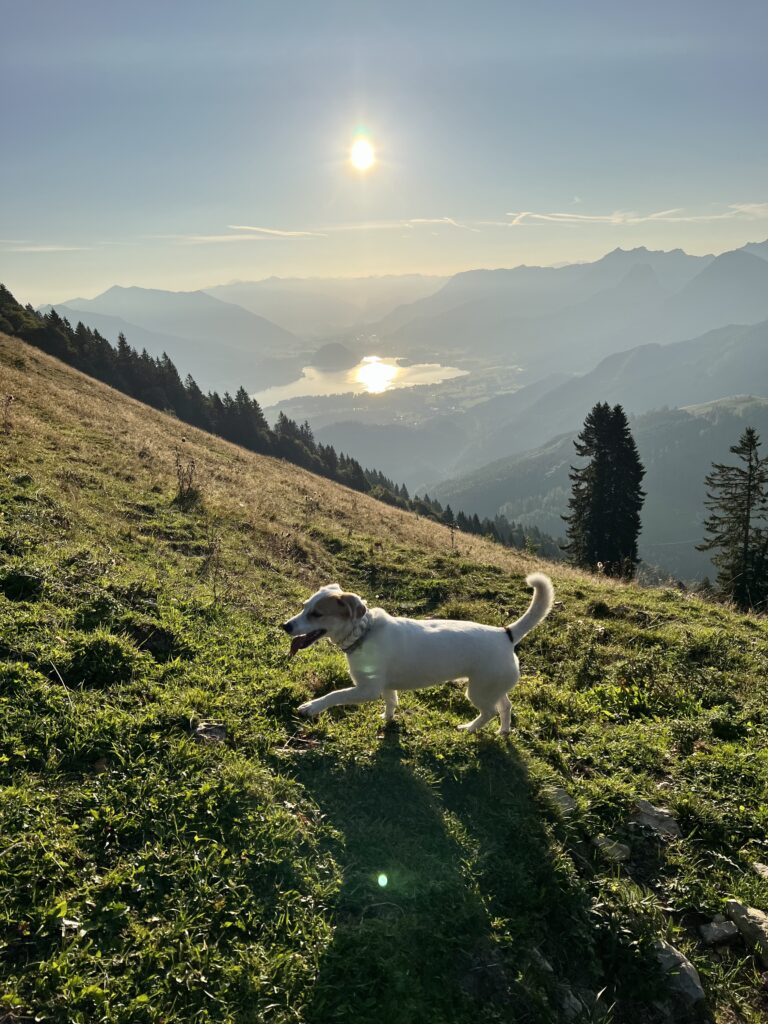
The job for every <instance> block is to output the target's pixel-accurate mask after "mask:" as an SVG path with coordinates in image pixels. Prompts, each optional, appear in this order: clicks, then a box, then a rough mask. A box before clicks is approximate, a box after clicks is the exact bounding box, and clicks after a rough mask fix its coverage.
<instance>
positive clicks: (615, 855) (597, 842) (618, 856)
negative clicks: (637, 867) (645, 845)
mask: <svg viewBox="0 0 768 1024" xmlns="http://www.w3.org/2000/svg"><path fill="white" fill-rule="evenodd" d="M592 845H593V846H595V847H597V849H598V850H599V851H600V853H601V854H602V855H603V857H605V859H606V860H610V861H612V862H613V863H614V864H622V863H623V862H624V861H626V860H629V855H630V853H631V850H630V849H629V847H628V846H625V845H624V843H617V842H616V840H615V839H609V838H608V837H607V836H596V837H595V838H594V839H593V840H592Z"/></svg>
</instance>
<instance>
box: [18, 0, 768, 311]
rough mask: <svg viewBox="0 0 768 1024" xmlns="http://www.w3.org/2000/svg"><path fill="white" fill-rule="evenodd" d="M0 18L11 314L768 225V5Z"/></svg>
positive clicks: (728, 242)
mask: <svg viewBox="0 0 768 1024" xmlns="http://www.w3.org/2000/svg"><path fill="white" fill-rule="evenodd" d="M0 11H2V24H3V32H2V36H1V37H0V98H1V101H2V108H3V115H2V124H3V133H2V138H3V154H2V159H0V195H2V203H1V204H0V280H3V281H4V282H5V283H6V284H7V285H8V286H9V287H11V288H12V290H14V291H15V292H17V293H18V295H19V297H20V298H22V299H23V300H24V301H27V300H29V301H33V302H42V301H61V300H63V299H66V298H68V297H71V296H73V295H87V296H90V295H93V294H95V293H97V292H98V291H101V290H103V289H104V288H106V287H108V286H109V285H111V284H114V283H119V284H124V285H128V284H138V285H143V286H146V287H163V288H178V289H183V288H197V287H202V286H205V285H210V284H216V283H222V282H225V281H228V280H232V279H257V278H261V277H266V276H269V275H270V274H277V275H280V276H309V275H311V276H331V275H344V276H351V275H365V274H381V273H402V272H423V273H439V274H443V273H451V272H455V271H458V270H463V269H467V268H469V267H476V266H491V267H493V266H514V265H516V264H518V263H522V262H527V263H545V264H549V263H556V262H561V261H571V260H582V259H593V258H596V257H598V256H599V255H601V254H602V253H604V252H606V251H608V250H609V249H612V248H614V247H615V246H617V245H620V246H623V247H625V248H626V247H632V246H635V245H648V246H649V247H654V248H674V247H676V246H680V247H682V248H684V249H686V250H688V251H690V252H697V253H703V252H712V251H714V252H719V251H723V250H725V249H728V248H733V247H735V246H738V245H742V244H744V243H745V242H747V241H750V240H762V239H763V238H765V237H766V236H768V132H766V130H765V129H766V124H765V100H766V96H768V70H767V69H768V59H766V58H767V57H768V55H767V54H766V43H765V40H766V35H767V30H768V4H765V3H764V2H762V0H761V2H741V0H734V2H731V3H729V4H725V3H723V2H718V3H710V2H708V0H675V2H672V0H666V2H665V3H659V2H656V0H648V2H645V3H643V4H634V3H632V4H630V3H629V2H623V0H613V2H611V3H602V2H590V0H581V2H578V3H577V2H574V0H568V2H548V0H540V2H537V3H535V4H534V3H517V2H514V0H506V2H502V3H489V2H483V0H479V2H474V3H469V2H462V3H446V2H430V0H426V2H425V0H422V2H418V0H411V2H410V3H400V2H397V0H393V2H387V3H367V2H364V0H358V2H356V3H340V2H333V0H323V2H319V0H317V2H311V3H310V2H293V0H282V2H278V3H263V2H248V3H246V2H242V0H239V2H233V0H220V2H218V3H215V4H214V3H213V2H206V3H200V2H196V0H184V2H182V0H165V2H157V0H155V2H152V3H147V2H145V0H133V2H132V3H130V4H111V3H105V2H103V0H101V2H98V3H95V2H91V0H70V2H68V3H61V2H60V0H56V2H51V0H30V2H27V3H20V2H18V0H16V2H11V0H8V2H2V0H0ZM359 125H364V126H365V127H366V128H367V129H368V131H369V132H370V137H371V139H372V140H373V142H374V144H375V146H376V151H377V156H378V161H377V164H376V166H375V168H374V169H373V170H372V171H371V172H369V173H368V174H367V175H365V176H362V175H360V174H358V173H356V172H354V171H353V170H352V169H351V168H350V166H349V164H348V161H347V154H348V150H349V146H350V143H351V141H352V138H353V135H354V131H355V129H356V127H357V126H359Z"/></svg>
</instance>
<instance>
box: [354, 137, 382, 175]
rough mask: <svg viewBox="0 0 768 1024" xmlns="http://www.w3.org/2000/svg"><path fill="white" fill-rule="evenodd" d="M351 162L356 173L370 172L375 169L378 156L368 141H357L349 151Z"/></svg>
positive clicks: (360, 139)
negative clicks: (372, 168)
mask: <svg viewBox="0 0 768 1024" xmlns="http://www.w3.org/2000/svg"><path fill="white" fill-rule="evenodd" d="M349 161H350V163H351V164H352V166H353V167H354V168H355V170H356V171H369V170H370V169H371V167H373V165H374V164H375V163H376V154H375V152H374V150H373V146H372V145H371V144H370V142H369V141H368V139H363V138H357V139H355V141H354V142H353V143H352V149H350V151H349Z"/></svg>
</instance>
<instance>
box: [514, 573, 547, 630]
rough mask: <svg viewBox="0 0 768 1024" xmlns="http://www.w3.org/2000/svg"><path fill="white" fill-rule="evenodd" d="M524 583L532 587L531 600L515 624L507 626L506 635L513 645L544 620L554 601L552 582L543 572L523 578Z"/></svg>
mask: <svg viewBox="0 0 768 1024" xmlns="http://www.w3.org/2000/svg"><path fill="white" fill-rule="evenodd" d="M525 582H526V583H527V584H528V586H529V587H533V600H532V601H531V603H530V604H529V606H528V610H527V611H526V612H525V614H524V615H521V616H520V618H519V619H518V620H517V622H510V624H509V625H508V626H507V633H509V638H510V640H511V641H512V643H513V644H517V643H518V642H519V641H520V640H522V639H523V637H524V636H525V634H526V633H530V631H531V630H532V629H535V627H536V626H538V624H539V623H540V622H542V621H543V620H544V619H546V617H547V616H548V615H549V613H550V612H551V611H552V605H553V603H554V600H555V588H554V587H553V586H552V580H551V579H550V578H549V576H545V575H544V573H543V572H534V573H531V575H530V576H526V577H525Z"/></svg>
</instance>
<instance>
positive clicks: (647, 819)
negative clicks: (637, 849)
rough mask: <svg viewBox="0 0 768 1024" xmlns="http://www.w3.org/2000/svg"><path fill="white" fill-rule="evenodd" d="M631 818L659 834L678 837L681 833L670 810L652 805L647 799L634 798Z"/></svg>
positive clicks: (673, 837)
mask: <svg viewBox="0 0 768 1024" xmlns="http://www.w3.org/2000/svg"><path fill="white" fill-rule="evenodd" d="M632 820H633V821H636V822H638V824H640V825H645V826H646V827H647V828H650V829H651V830H652V831H653V832H655V833H656V835H659V836H666V837H668V838H672V839H680V837H681V836H682V834H683V833H682V832H681V830H680V826H679V825H678V823H677V821H676V820H675V818H674V816H673V815H672V812H671V811H668V810H667V808H666V807H654V805H653V804H651V803H649V802H648V801H647V800H640V799H637V800H635V804H634V814H633V815H632Z"/></svg>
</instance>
